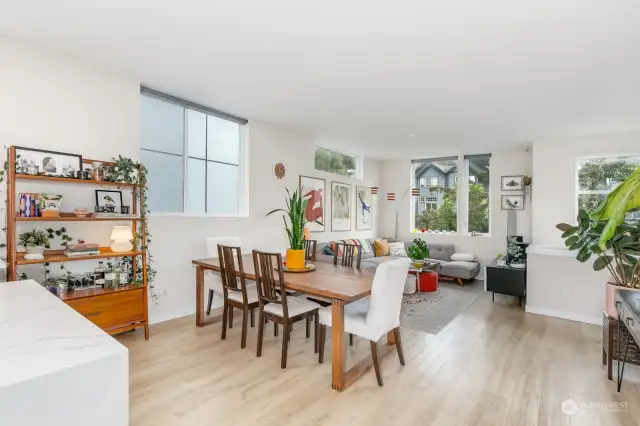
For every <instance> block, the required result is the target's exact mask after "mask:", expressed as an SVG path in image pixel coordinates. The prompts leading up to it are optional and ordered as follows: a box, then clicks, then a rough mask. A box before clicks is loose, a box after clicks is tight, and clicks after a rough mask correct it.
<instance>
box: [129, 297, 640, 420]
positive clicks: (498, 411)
mask: <svg viewBox="0 0 640 426" xmlns="http://www.w3.org/2000/svg"><path fill="white" fill-rule="evenodd" d="M240 324H241V321H240V320H239V319H238V318H236V319H235V321H234V328H233V329H231V330H229V331H228V333H227V339H226V340H224V341H221V340H220V325H219V324H216V325H212V326H209V327H205V328H197V327H196V326H195V319H194V316H189V317H184V318H179V319H176V320H172V321H167V322H165V323H162V324H158V325H154V326H152V327H151V333H152V337H151V339H150V340H149V341H145V340H144V334H143V333H139V332H135V333H129V334H125V335H122V336H119V337H118V340H120V341H121V342H122V343H123V344H124V345H126V346H127V347H128V348H129V349H130V361H131V362H130V375H131V389H130V399H131V425H133V426H199V425H203V426H210V425H218V424H224V425H226V426H228V425H238V426H244V425H247V426H249V425H251V426H253V425H299V426H303V425H304V426H306V425H338V426H342V425H348V426H359V425H394V426H402V425H411V426H414V425H421V426H429V425H438V426H440V425H443V426H456V425H461V426H462V425H473V426H480V425H491V426H499V425H505V426H520V425H522V426H524V425H541V426H542V425H545V426H562V425H580V426H583V425H585V426H587V425H597V426H631V425H638V424H639V422H640V368H638V367H635V366H628V369H627V371H625V382H624V383H623V387H622V392H621V393H617V392H616V388H615V377H614V380H613V381H609V380H607V374H606V369H605V367H604V366H603V365H602V349H601V338H602V337H601V336H602V329H601V327H598V326H594V325H588V324H581V323H577V322H572V321H565V320H560V319H556V318H550V317H544V316H539V315H533V314H525V313H524V311H523V310H522V309H521V308H518V306H517V301H515V302H514V300H513V299H511V298H508V297H496V302H495V303H491V297H490V295H486V294H485V295H483V296H481V297H480V298H478V299H477V300H476V301H475V302H474V303H473V304H471V305H470V306H469V307H468V308H467V309H466V310H465V311H463V312H462V314H460V315H459V316H458V317H456V318H455V319H454V320H453V321H452V322H451V323H450V324H449V325H448V326H447V327H446V328H444V329H443V330H442V331H441V332H440V333H439V334H438V335H436V336H433V335H429V334H424V333H421V332H418V331H414V330H411V329H405V328H403V329H402V340H403V347H404V351H405V359H406V366H405V367H402V366H400V363H399V362H398V357H397V354H396V353H395V352H392V353H391V354H389V355H388V356H387V357H385V358H383V359H382V360H381V368H382V375H383V378H384V387H379V386H378V385H377V383H376V379H375V374H374V373H373V371H369V372H367V373H366V374H365V375H364V376H362V377H361V378H360V379H359V380H358V381H357V382H356V383H355V384H354V385H353V386H351V387H350V388H349V389H348V390H347V391H345V392H344V393H342V394H340V393H337V392H335V391H333V390H331V358H330V356H331V349H330V342H327V347H326V352H325V363H324V364H323V365H319V364H318V362H317V355H314V352H313V337H312V338H310V339H308V340H307V339H305V330H304V328H305V327H304V324H297V325H296V327H295V328H294V332H293V333H292V337H291V342H290V344H289V360H288V363H287V369H286V370H282V369H280V354H281V345H282V334H283V333H282V332H280V336H279V337H274V336H273V325H272V324H269V325H268V326H267V327H266V328H265V340H264V346H263V355H262V357H261V358H257V357H256V354H255V348H256V337H257V328H250V329H249V333H248V340H247V348H246V349H240V331H241V330H240ZM329 340H330V339H329ZM347 348H348V349H347V354H348V355H347V358H348V364H347V365H348V366H351V365H353V364H354V363H356V362H357V361H359V360H360V359H363V358H365V357H369V356H370V352H369V343H368V342H367V341H364V340H361V339H356V345H355V346H354V347H353V348H349V346H348V343H347ZM614 367H615V365H614ZM614 374H615V368H614ZM566 400H573V401H575V403H576V406H575V407H574V406H571V405H570V404H565V406H564V408H565V409H574V410H573V411H575V413H573V414H571V415H569V414H565V412H563V409H562V408H563V402H564V401H566ZM615 404H617V405H615Z"/></svg>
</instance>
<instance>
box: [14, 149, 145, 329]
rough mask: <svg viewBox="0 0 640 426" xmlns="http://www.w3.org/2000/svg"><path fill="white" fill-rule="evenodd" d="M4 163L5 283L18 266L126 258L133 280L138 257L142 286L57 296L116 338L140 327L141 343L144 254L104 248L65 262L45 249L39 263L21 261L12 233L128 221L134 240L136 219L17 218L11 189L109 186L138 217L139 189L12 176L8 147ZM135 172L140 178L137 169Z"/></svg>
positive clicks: (126, 185)
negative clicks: (29, 226)
mask: <svg viewBox="0 0 640 426" xmlns="http://www.w3.org/2000/svg"><path fill="white" fill-rule="evenodd" d="M7 160H8V163H9V169H8V171H7V174H6V182H7V214H6V232H7V278H8V279H9V281H16V280H17V276H18V272H17V269H18V266H21V265H37V264H42V263H47V262H49V263H55V262H74V261H81V260H94V259H105V258H115V257H118V258H122V257H131V265H132V277H135V276H136V275H137V272H138V271H137V263H136V259H137V257H138V256H141V258H142V259H141V260H142V262H141V265H142V268H143V269H142V284H130V285H127V286H124V287H120V288H116V289H101V288H96V289H86V290H75V291H73V292H69V293H68V294H67V295H64V296H62V297H61V300H63V301H64V302H65V303H67V304H68V305H69V306H71V307H72V308H74V309H75V310H77V311H78V312H80V313H81V314H82V315H84V316H85V317H86V318H87V319H88V320H90V321H92V322H93V323H94V324H96V325H98V326H99V327H101V328H102V329H103V330H105V331H106V332H108V333H110V334H115V333H120V332H123V331H128V330H133V329H136V328H142V327H144V330H145V338H146V339H148V338H149V320H148V319H149V312H148V305H147V303H148V301H147V297H148V296H147V284H148V283H147V269H146V263H147V262H146V261H147V252H146V250H133V251H130V252H126V253H115V252H113V251H111V249H110V248H109V247H101V248H100V253H99V254H96V255H91V256H79V257H67V256H66V255H65V254H64V252H63V250H46V251H45V253H44V259H36V260H31V259H25V258H24V255H25V253H24V252H18V251H17V231H16V225H17V223H19V222H34V223H35V222H116V221H118V222H122V221H128V222H131V228H132V231H133V233H134V235H135V234H136V233H137V232H138V230H137V229H136V228H137V226H138V222H140V221H141V219H140V218H139V217H125V218H121V217H95V218H94V217H84V218H79V217H75V216H71V215H69V214H67V215H65V214H63V215H62V216H61V217H55V218H43V217H19V216H18V213H17V211H16V210H17V209H16V201H17V193H16V186H17V183H18V182H19V181H26V182H41V183H46V182H53V183H58V184H60V183H64V184H69V185H84V186H87V185H93V186H98V187H115V188H120V189H123V190H130V191H132V199H133V206H132V213H133V214H135V215H139V214H140V212H139V206H141V205H142V204H143V202H144V199H143V192H142V191H141V190H139V189H140V188H139V185H137V184H130V183H121V182H106V181H95V180H81V179H72V178H62V177H53V176H42V175H37V176H33V175H25V174H18V173H16V150H15V147H14V146H10V147H9V149H8V155H7ZM94 161H96V160H90V159H83V160H82V162H83V163H84V164H91V163H93V162H94ZM100 162H101V163H102V164H104V165H113V164H114V163H112V162H109V161H100ZM138 173H139V174H140V173H142V170H141V168H139V169H138ZM145 228H146V224H145V222H144V221H142V223H141V229H140V235H141V238H142V240H141V243H142V246H143V247H144V246H146V229H145Z"/></svg>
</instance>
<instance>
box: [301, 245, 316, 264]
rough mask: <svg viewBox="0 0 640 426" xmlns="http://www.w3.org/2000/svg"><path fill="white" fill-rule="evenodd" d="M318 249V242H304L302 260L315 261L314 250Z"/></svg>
mask: <svg viewBox="0 0 640 426" xmlns="http://www.w3.org/2000/svg"><path fill="white" fill-rule="evenodd" d="M317 247H318V241H316V240H304V258H305V260H311V261H313V262H315V260H316V248H317Z"/></svg>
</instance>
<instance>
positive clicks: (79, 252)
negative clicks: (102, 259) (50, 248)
mask: <svg viewBox="0 0 640 426" xmlns="http://www.w3.org/2000/svg"><path fill="white" fill-rule="evenodd" d="M64 254H65V256H67V257H82V256H93V255H97V254H100V246H99V245H98V244H92V243H84V244H69V245H68V246H67V248H66V250H65V251H64Z"/></svg>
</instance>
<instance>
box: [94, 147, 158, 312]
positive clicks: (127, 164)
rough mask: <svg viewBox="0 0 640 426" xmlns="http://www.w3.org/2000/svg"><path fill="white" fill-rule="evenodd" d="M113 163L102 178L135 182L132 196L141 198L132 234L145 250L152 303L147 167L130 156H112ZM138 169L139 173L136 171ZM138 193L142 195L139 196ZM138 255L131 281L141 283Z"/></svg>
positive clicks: (151, 258)
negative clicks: (136, 222) (138, 217)
mask: <svg viewBox="0 0 640 426" xmlns="http://www.w3.org/2000/svg"><path fill="white" fill-rule="evenodd" d="M112 161H113V163H114V164H113V165H108V166H104V168H103V170H104V180H106V181H108V182H122V183H129V184H137V186H135V187H134V188H133V196H134V197H139V198H138V199H139V200H142V202H141V203H140V221H138V226H137V230H136V233H135V235H134V242H133V243H134V245H135V246H136V247H137V248H138V249H139V250H146V251H147V262H146V265H144V268H145V269H146V271H147V282H148V283H149V290H150V292H151V299H152V300H153V301H154V303H156V302H157V296H156V295H155V294H154V292H153V289H154V286H153V285H151V283H152V282H153V281H154V280H155V277H156V273H157V271H156V270H155V269H154V268H153V257H152V256H151V251H150V250H149V244H150V243H151V233H150V232H149V226H148V214H149V206H148V203H147V199H148V197H147V191H148V189H149V188H148V187H147V168H146V167H145V166H144V164H141V163H138V162H137V161H133V160H132V159H130V158H125V157H122V156H121V155H119V156H118V158H113V159H112ZM138 170H139V171H140V173H138ZM140 195H142V196H141V197H140ZM143 225H144V235H143V234H142V229H143ZM127 262H128V263H130V262H131V258H126V259H125V263H127ZM141 263H142V262H141V260H140V256H137V257H136V268H137V273H136V276H135V277H133V282H134V283H138V284H142V282H143V279H142V277H143V269H142V264H141Z"/></svg>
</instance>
